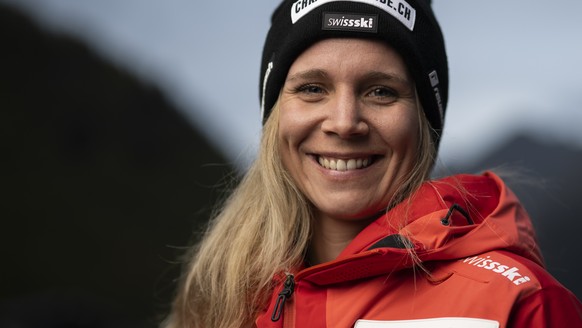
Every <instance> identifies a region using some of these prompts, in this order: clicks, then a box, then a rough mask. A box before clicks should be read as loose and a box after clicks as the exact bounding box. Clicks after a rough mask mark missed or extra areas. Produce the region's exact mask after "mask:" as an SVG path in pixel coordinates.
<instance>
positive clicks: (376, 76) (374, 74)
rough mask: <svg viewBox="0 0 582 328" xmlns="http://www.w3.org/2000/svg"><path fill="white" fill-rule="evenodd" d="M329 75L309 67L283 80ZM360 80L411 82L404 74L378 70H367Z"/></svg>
mask: <svg viewBox="0 0 582 328" xmlns="http://www.w3.org/2000/svg"><path fill="white" fill-rule="evenodd" d="M328 77H329V75H328V74H327V72H326V71H325V70H322V69H317V68H316V69H309V70H306V71H301V72H298V73H295V74H293V75H291V76H289V77H287V79H286V80H285V82H293V81H296V80H312V79H326V78H328ZM359 79H360V80H372V81H374V80H392V81H396V82H398V83H404V84H412V82H411V81H410V80H409V79H408V78H407V77H404V76H401V75H399V74H391V73H385V72H379V71H371V72H368V73H366V74H364V75H363V76H362V77H360V78H359Z"/></svg>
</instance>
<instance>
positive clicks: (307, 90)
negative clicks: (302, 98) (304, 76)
mask: <svg viewBox="0 0 582 328" xmlns="http://www.w3.org/2000/svg"><path fill="white" fill-rule="evenodd" d="M296 90H297V92H299V93H304V94H322V93H323V88H322V87H320V86H318V85H316V84H306V85H301V86H299V87H297V89H296Z"/></svg>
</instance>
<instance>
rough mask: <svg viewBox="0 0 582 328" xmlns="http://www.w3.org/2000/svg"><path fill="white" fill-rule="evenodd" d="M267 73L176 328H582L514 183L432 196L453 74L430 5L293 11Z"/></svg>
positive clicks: (475, 185)
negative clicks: (250, 149) (255, 141)
mask: <svg viewBox="0 0 582 328" xmlns="http://www.w3.org/2000/svg"><path fill="white" fill-rule="evenodd" d="M380 3H390V4H394V5H378V4H380ZM299 4H301V8H300V10H299V11H297V8H298V6H299ZM399 8H400V9H402V8H406V9H407V10H401V11H399V10H398V9H399ZM329 17H336V19H344V18H345V17H348V18H346V19H348V20H354V21H357V18H358V17H360V18H361V19H364V20H365V21H366V24H359V25H358V26H356V25H357V24H349V22H348V23H347V24H335V25H334V26H333V27H330V26H329V24H327V23H326V19H329ZM337 17H341V18H337ZM362 21H363V20H360V22H362ZM262 72H263V73H262V75H261V81H262V84H261V86H260V90H261V99H262V101H261V103H262V104H263V108H262V110H263V114H264V115H263V121H264V123H265V124H264V128H263V135H262V140H261V145H260V152H259V157H258V159H257V160H256V162H255V163H254V164H253V166H252V167H251V168H250V170H249V171H248V172H247V174H246V175H245V176H244V178H243V180H242V181H241V183H240V184H239V185H238V186H237V188H236V189H235V190H234V191H233V193H232V194H231V196H230V198H229V199H228V200H227V201H226V202H225V204H224V205H223V207H222V208H221V209H220V210H219V211H218V214H217V216H216V217H215V218H214V219H213V221H212V223H211V225H210V227H209V230H208V231H207V233H206V234H205V236H204V238H203V240H202V242H201V243H200V244H199V245H197V246H196V247H194V248H193V250H192V253H191V254H190V261H189V263H187V265H186V267H185V270H184V275H183V278H182V285H181V286H180V288H179V290H178V295H177V297H176V301H175V303H174V308H173V311H172V313H171V314H170V316H169V317H168V319H167V321H166V323H165V325H166V327H358V328H365V327H444V326H447V327H483V328H487V327H532V326H535V327H562V326H581V325H582V317H581V313H582V306H581V304H580V302H579V301H578V300H577V299H576V298H575V297H574V296H573V295H572V294H571V293H570V292H569V291H568V290H567V289H565V288H564V287H563V286H561V285H560V284H559V283H558V282H557V281H556V280H555V279H553V278H552V277H551V276H550V275H549V274H548V273H547V272H546V271H545V269H544V268H543V260H542V259H541V255H540V251H539V248H538V247H537V245H536V241H535V234H534V232H533V228H532V225H531V222H530V220H529V217H528V216H527V213H526V212H525V210H524V209H523V208H522V206H521V205H520V203H519V201H518V200H517V198H516V197H515V195H514V194H513V193H512V192H511V191H510V190H509V189H508V188H507V187H506V186H505V184H504V183H503V181H502V180H501V179H500V178H499V177H497V176H496V175H495V174H493V173H491V172H487V173H485V174H483V175H458V176H452V177H447V178H443V179H439V180H430V179H429V174H430V171H431V167H432V165H433V164H434V161H435V156H436V152H437V149H438V145H439V141H440V136H441V134H442V129H443V123H444V115H445V108H446V103H447V96H448V69H447V60H446V54H445V48H444V41H443V37H442V35H441V32H440V28H439V26H438V23H437V22H436V19H435V17H434V15H433V13H432V10H431V7H430V4H429V3H428V2H426V1H423V0H410V1H408V2H407V1H403V0H400V1H393V2H390V1H388V2H381V1H375V0H352V1H347V0H342V1H334V0H327V1H310V2H306V1H292V0H286V1H283V3H282V4H281V5H280V6H279V8H278V9H277V10H276V11H275V13H274V15H273V19H272V27H271V30H270V31H269V34H268V36H267V40H266V43H265V48H264V52H263V64H262ZM556 298H559V299H560V300H561V303H560V305H559V306H558V305H557V303H556V302H552V301H551V300H553V299H556Z"/></svg>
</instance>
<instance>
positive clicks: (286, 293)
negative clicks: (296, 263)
mask: <svg viewBox="0 0 582 328" xmlns="http://www.w3.org/2000/svg"><path fill="white" fill-rule="evenodd" d="M286 275H287V278H286V279H285V282H284V283H283V290H281V292H279V296H277V301H276V302H275V307H274V308H273V314H272V315H271V321H273V322H277V321H279V319H281V314H282V313H283V310H284V309H285V302H286V301H287V300H288V299H289V298H291V296H292V295H293V292H294V291H295V277H294V276H293V275H292V274H291V273H287V274H286Z"/></svg>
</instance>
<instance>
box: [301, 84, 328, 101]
mask: <svg viewBox="0 0 582 328" xmlns="http://www.w3.org/2000/svg"><path fill="white" fill-rule="evenodd" d="M294 93H295V94H296V95H297V96H299V98H300V99H302V100H303V101H306V102H317V101H319V100H321V99H323V98H324V97H325V95H326V94H327V91H326V89H325V88H324V87H323V86H322V85H320V84H313V83H308V84H302V85H299V86H297V87H296V88H295V90H294Z"/></svg>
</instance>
